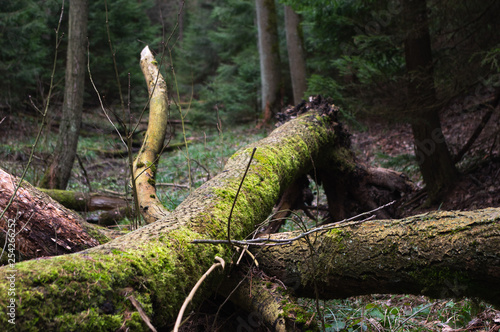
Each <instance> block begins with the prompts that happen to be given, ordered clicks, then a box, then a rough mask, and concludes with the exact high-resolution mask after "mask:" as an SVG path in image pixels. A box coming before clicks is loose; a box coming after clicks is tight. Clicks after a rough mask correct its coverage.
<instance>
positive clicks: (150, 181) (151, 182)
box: [148, 178, 156, 186]
mask: <svg viewBox="0 0 500 332" xmlns="http://www.w3.org/2000/svg"><path fill="white" fill-rule="evenodd" d="M148 183H149V184H150V185H152V186H155V185H156V181H155V179H151V178H149V179H148Z"/></svg>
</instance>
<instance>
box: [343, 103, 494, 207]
mask: <svg viewBox="0 0 500 332" xmlns="http://www.w3.org/2000/svg"><path fill="white" fill-rule="evenodd" d="M485 112H486V110H470V111H468V112H466V111H461V110H460V109H459V108H450V109H448V110H447V111H446V112H444V114H442V116H441V119H442V127H443V133H444V135H445V137H446V140H447V144H448V147H449V149H450V151H451V152H452V155H455V154H457V152H458V151H459V150H460V149H461V148H462V147H463V146H464V145H465V144H466V142H467V141H468V140H469V138H470V137H471V136H472V134H473V132H474V131H475V130H476V127H477V126H478V125H479V123H480V122H481V119H482V118H483V116H484V114H485ZM356 127H357V128H359V127H360V126H359V125H357V126H356ZM361 127H362V128H363V129H362V130H359V129H356V128H352V129H350V132H351V133H352V143H353V148H354V150H355V151H356V155H357V157H358V158H359V159H360V160H361V161H363V162H365V163H368V164H370V165H372V166H382V167H386V168H391V169H395V170H398V171H401V172H403V173H405V174H406V175H408V176H409V177H410V179H412V181H413V182H414V183H415V184H416V185H417V188H419V189H422V188H423V182H422V179H421V177H420V173H419V170H418V165H417V163H416V160H415V157H414V152H413V136H412V132H411V126H410V125H408V124H400V123H399V124H398V123H392V124H391V123H389V124H388V123H387V121H381V120H377V119H369V120H364V121H361ZM457 167H458V168H459V170H460V172H461V175H460V178H459V179H458V180H457V182H456V185H455V186H454V188H452V189H451V190H450V191H449V192H447V193H446V195H445V196H444V197H443V201H442V202H440V204H439V205H437V206H436V205H435V206H431V207H427V208H421V206H422V204H423V203H424V200H425V196H423V195H421V193H422V191H421V190H419V191H418V192H417V193H415V194H413V195H410V196H409V197H407V198H406V199H404V200H403V201H405V202H404V203H403V204H401V208H400V211H399V212H400V216H408V215H412V214H416V213H423V212H427V211H430V210H436V209H441V210H475V209H480V208H485V207H493V206H495V207H497V206H500V110H498V109H497V110H496V111H495V112H494V113H493V115H492V117H491V118H490V120H489V121H488V123H487V125H486V126H485V127H484V129H483V130H482V132H481V134H480V135H479V136H478V138H477V139H476V141H475V142H474V144H473V145H472V146H471V148H470V149H469V150H468V151H467V153H466V154H465V155H464V157H463V158H462V160H461V161H460V162H459V163H458V165H457ZM405 203H406V204H405Z"/></svg>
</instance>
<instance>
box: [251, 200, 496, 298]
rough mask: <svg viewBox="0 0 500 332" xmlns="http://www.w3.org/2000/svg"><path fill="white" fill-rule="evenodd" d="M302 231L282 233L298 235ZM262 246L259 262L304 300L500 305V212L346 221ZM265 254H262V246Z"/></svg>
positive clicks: (280, 235) (489, 210)
mask: <svg viewBox="0 0 500 332" xmlns="http://www.w3.org/2000/svg"><path fill="white" fill-rule="evenodd" d="M295 235H297V234H289V233H280V234H275V235H274V237H277V238H291V237H293V236H295ZM309 240H310V241H309V242H308V241H306V240H305V239H302V240H300V241H297V242H294V243H293V244H291V245H284V246H277V247H268V248H265V249H262V250H263V252H260V253H257V252H254V254H256V255H257V254H258V255H259V263H260V266H261V267H262V269H264V270H265V271H266V273H267V274H268V275H270V276H277V277H278V278H279V279H280V280H282V281H283V282H284V283H285V284H286V285H288V286H290V287H292V288H294V289H295V291H296V293H297V295H298V296H307V297H314V283H316V284H318V285H321V286H320V287H318V290H319V295H320V296H321V297H323V298H342V297H348V296H354V295H360V294H373V293H390V294H396V293H403V294H410V293H413V294H424V295H428V296H431V297H434V298H447V297H463V296H467V297H477V298H481V299H483V300H485V301H487V302H490V303H492V304H495V305H497V306H498V305H500V288H499V287H498V285H499V282H500V252H499V250H498V249H499V248H500V209H498V208H490V209H484V210H478V211H472V212H458V211H455V212H444V211H442V212H435V213H427V214H423V215H417V216H413V217H409V218H406V219H401V220H375V221H367V222H364V223H362V224H356V223H354V224H352V223H351V224H346V225H340V226H338V227H336V228H333V229H330V230H327V231H323V232H321V233H316V234H311V235H310V236H309ZM254 250H255V251H259V250H260V249H254Z"/></svg>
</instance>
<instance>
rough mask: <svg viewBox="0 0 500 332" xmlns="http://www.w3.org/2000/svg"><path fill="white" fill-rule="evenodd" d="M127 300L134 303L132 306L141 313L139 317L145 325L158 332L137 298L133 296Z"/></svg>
mask: <svg viewBox="0 0 500 332" xmlns="http://www.w3.org/2000/svg"><path fill="white" fill-rule="evenodd" d="M127 299H129V300H130V302H132V305H133V306H134V307H135V308H136V309H137V311H138V312H139V315H140V316H141V318H142V320H143V321H144V323H146V325H147V326H148V327H149V329H150V330H151V331H154V332H156V329H155V327H154V326H153V324H151V321H150V320H149V317H148V315H146V313H145V312H144V309H143V308H142V305H141V304H140V303H139V301H137V300H136V299H135V297H133V296H132V295H130V296H129V297H127Z"/></svg>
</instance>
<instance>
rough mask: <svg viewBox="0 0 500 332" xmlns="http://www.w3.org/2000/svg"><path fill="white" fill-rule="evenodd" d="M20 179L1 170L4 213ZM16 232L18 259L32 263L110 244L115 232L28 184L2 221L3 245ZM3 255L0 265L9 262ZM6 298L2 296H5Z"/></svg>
mask: <svg viewBox="0 0 500 332" xmlns="http://www.w3.org/2000/svg"><path fill="white" fill-rule="evenodd" d="M18 184H19V179H17V178H16V177H14V176H12V175H10V174H8V173H7V172H5V171H4V170H2V169H0V209H1V210H3V209H5V207H6V206H7V202H8V201H9V200H10V198H11V196H12V194H13V193H14V191H15V187H16V186H17V185H18ZM14 224H15V228H13V230H15V232H16V251H15V254H16V259H17V260H19V258H21V259H23V260H25V259H31V258H36V257H46V256H54V255H61V254H67V253H73V252H77V251H81V250H84V249H88V248H91V247H95V246H97V245H99V244H103V243H105V242H107V241H109V240H110V235H111V233H112V232H107V231H105V230H104V229H101V228H100V227H97V226H95V225H92V224H89V223H87V222H85V221H84V220H83V219H82V217H81V216H80V215H78V214H77V213H75V212H73V211H71V210H69V209H67V208H65V207H64V206H62V205H61V204H59V203H58V202H56V201H54V200H53V199H52V198H50V197H49V196H48V195H47V194H44V193H42V192H40V191H38V190H37V189H36V188H34V187H33V186H32V185H30V184H29V183H28V182H26V181H24V182H23V183H22V185H21V187H20V188H19V189H18V190H17V193H16V198H15V200H14V201H13V203H12V205H11V206H10V207H9V209H7V210H6V211H5V214H4V217H3V218H2V219H1V220H0V229H1V230H2V232H1V233H0V245H1V247H2V248H4V245H5V239H6V237H5V234H6V233H7V231H8V230H9V226H10V225H14ZM6 257H7V254H6V252H4V253H3V255H2V258H1V259H0V261H2V262H4V263H5V262H6V261H7V260H6ZM3 295H5V294H1V295H0V296H3Z"/></svg>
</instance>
